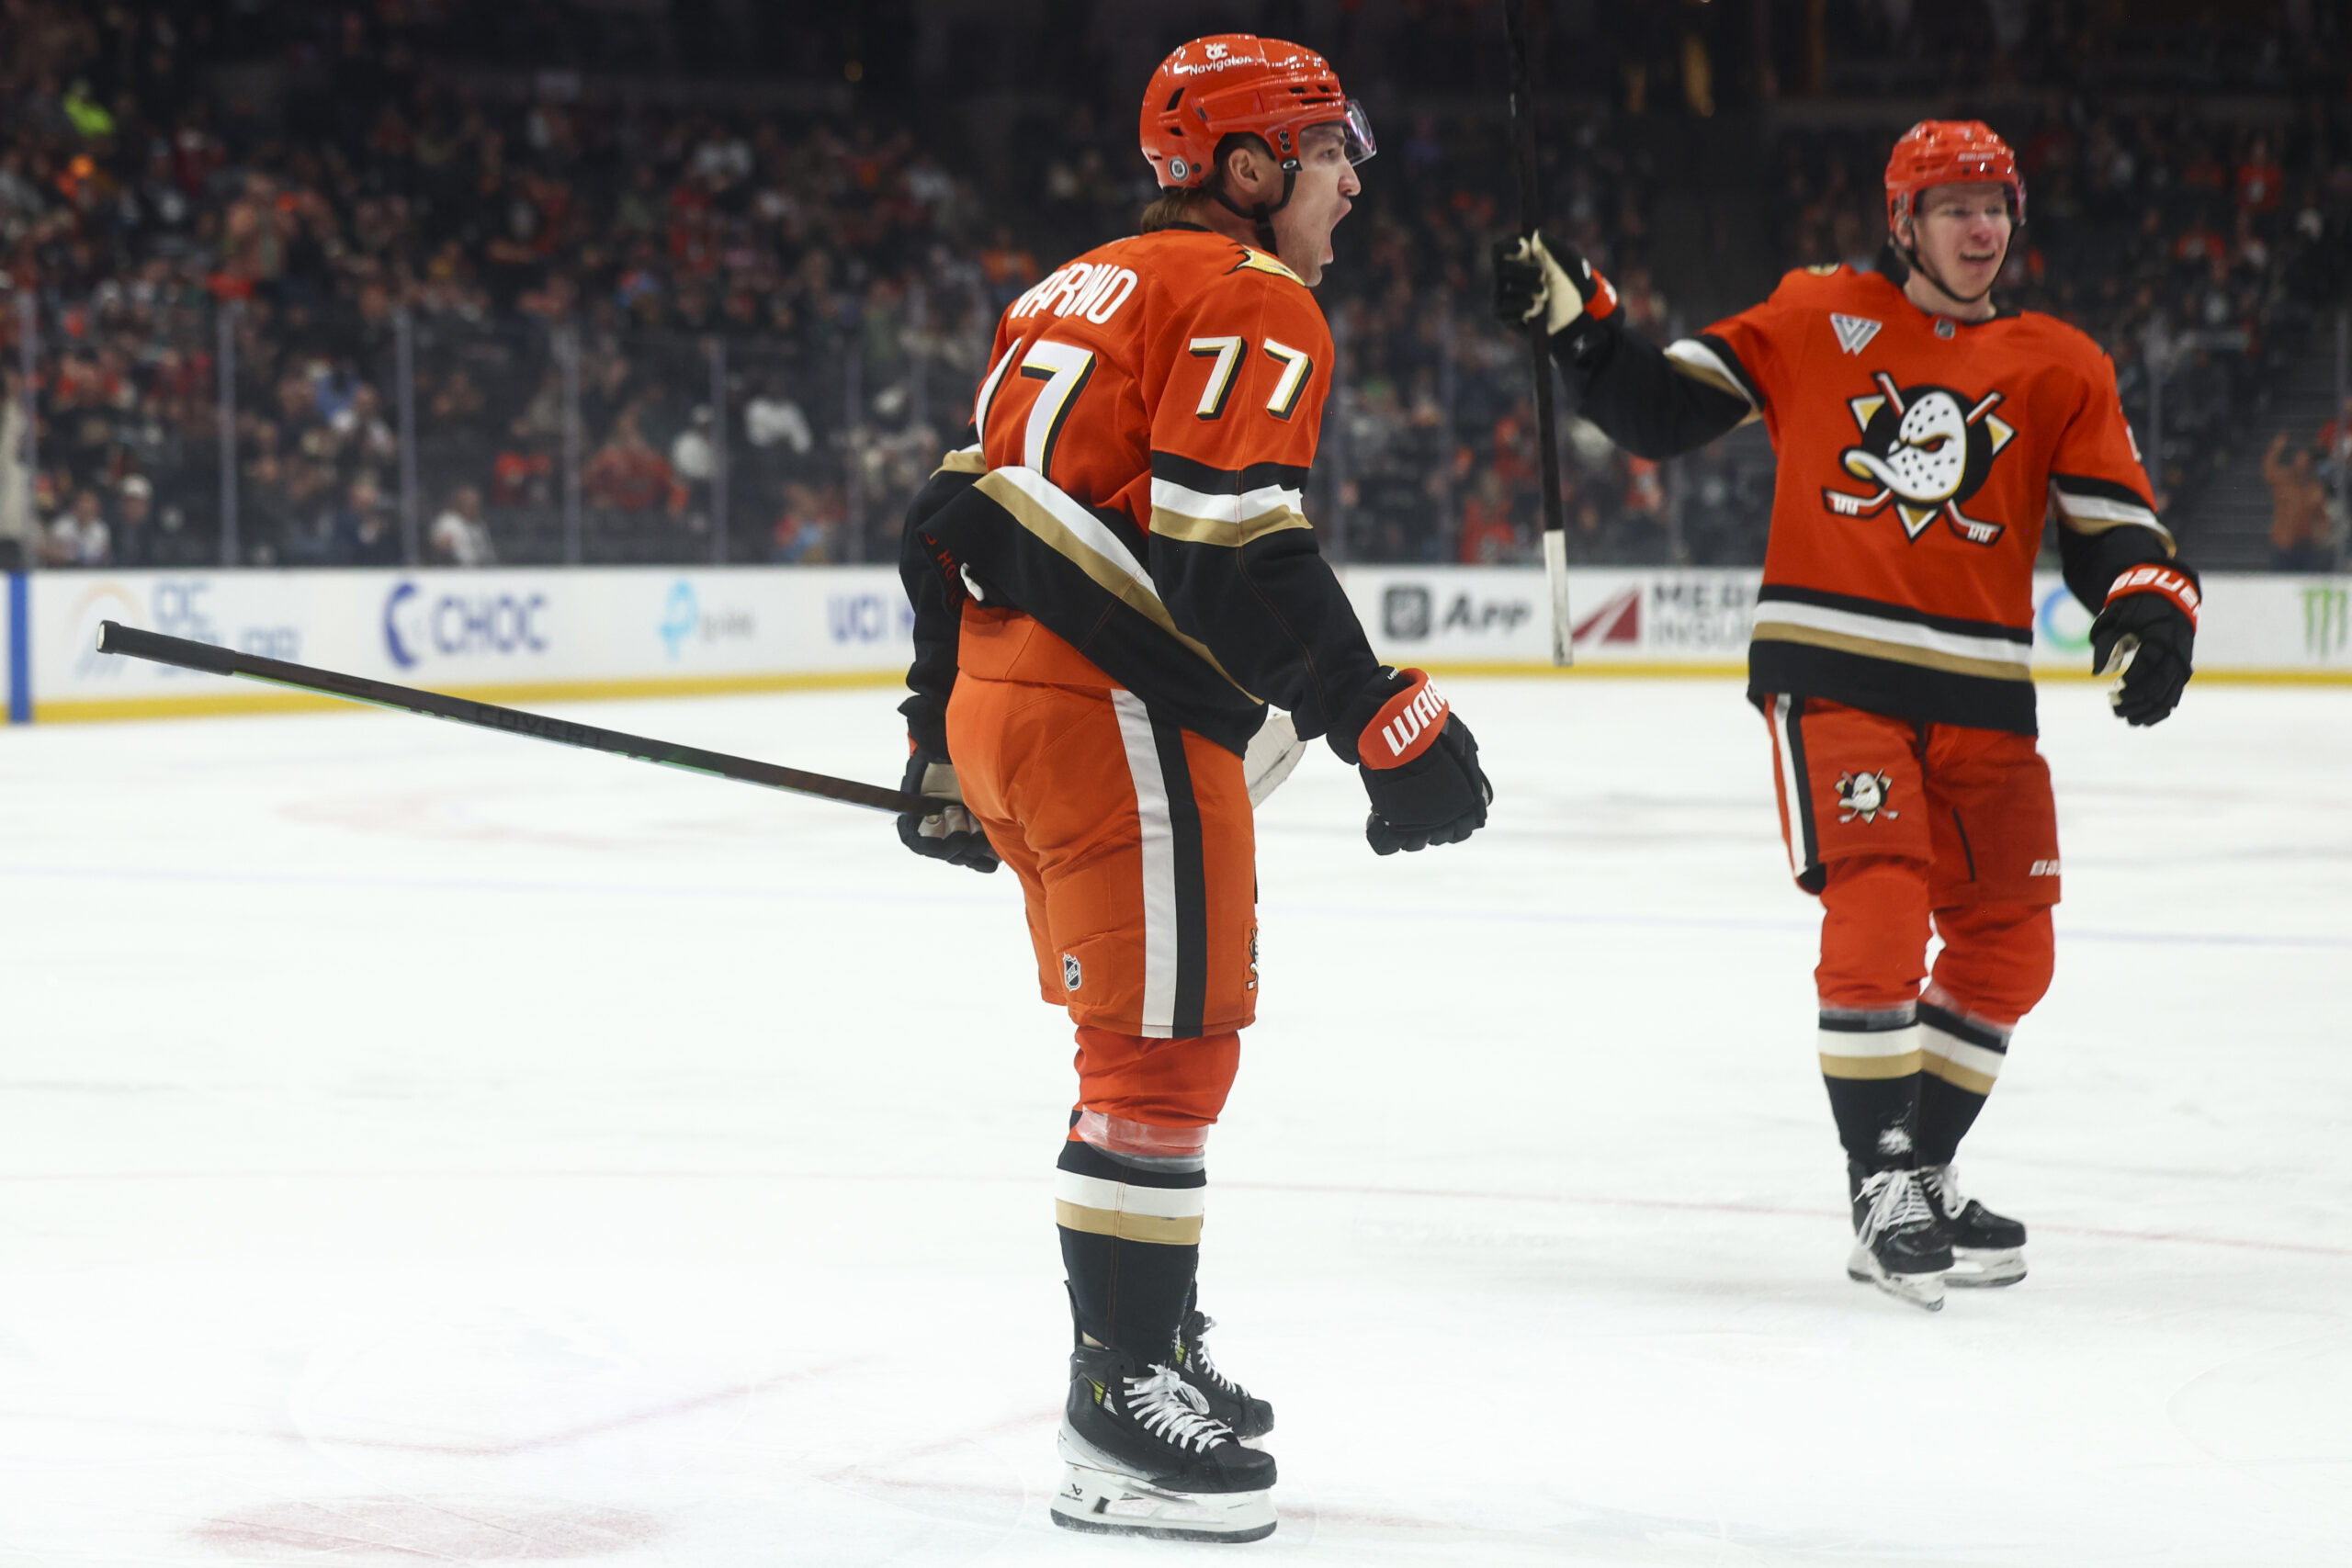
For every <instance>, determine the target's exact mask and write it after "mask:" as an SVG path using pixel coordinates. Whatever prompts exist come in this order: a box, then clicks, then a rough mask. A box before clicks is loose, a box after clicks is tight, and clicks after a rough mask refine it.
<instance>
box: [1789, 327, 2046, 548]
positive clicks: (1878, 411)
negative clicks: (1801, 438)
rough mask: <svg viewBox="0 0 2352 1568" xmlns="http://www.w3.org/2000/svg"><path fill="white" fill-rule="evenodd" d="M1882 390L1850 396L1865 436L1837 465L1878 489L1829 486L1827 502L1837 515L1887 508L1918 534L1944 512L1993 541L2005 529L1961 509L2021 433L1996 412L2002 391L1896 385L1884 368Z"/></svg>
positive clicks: (1966, 530)
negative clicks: (1977, 394)
mask: <svg viewBox="0 0 2352 1568" xmlns="http://www.w3.org/2000/svg"><path fill="white" fill-rule="evenodd" d="M1871 380H1873V381H1875V382H1876V383H1878V390H1877V391H1875V392H1872V393H1869V394H1867V395H1865V396H1863V397H1859V398H1849V399H1848V400H1846V407H1847V408H1848V409H1849V410H1850V411H1851V412H1852V413H1853V416H1854V423H1855V425H1856V426H1857V427H1858V428H1859V429H1860V432H1861V440H1860V442H1858V443H1857V444H1856V445H1854V446H1849V447H1847V448H1846V449H1845V450H1844V451H1843V452H1840V453H1839V454H1838V464H1839V466H1840V467H1842V468H1844V469H1845V470H1846V472H1847V473H1848V474H1849V475H1850V476H1852V477H1853V478H1855V479H1861V480H1864V481H1866V482H1868V483H1869V484H1871V486H1872V487H1873V488H1872V489H1871V491H1870V492H1869V493H1867V494H1863V495H1856V494H1854V493H1853V492H1852V491H1844V490H1839V489H1838V488H1837V487H1835V486H1832V485H1824V486H1823V487H1822V490H1821V500H1822V503H1823V504H1824V505H1826V506H1827V507H1828V508H1829V510H1830V511H1831V512H1833V513H1837V514H1838V516H1840V517H1875V516H1877V515H1878V514H1879V513H1882V512H1883V511H1885V510H1886V509H1887V508H1889V507H1893V508H1894V513H1895V515H1896V516H1898V517H1900V518H1901V519H1902V520H1903V532H1904V534H1905V536H1907V537H1909V538H1910V539H1911V540H1913V541H1914V542H1915V543H1916V542H1917V539H1918V537H1919V536H1920V535H1921V534H1923V533H1925V532H1926V531H1927V528H1928V525H1929V524H1930V523H1933V522H1934V521H1935V520H1936V519H1937V518H1939V517H1941V518H1942V519H1943V520H1944V522H1945V524H1946V525H1948V526H1950V527H1951V531H1952V532H1953V533H1954V534H1955V535H1957V536H1960V537H1961V538H1963V539H1965V540H1967V541H1968V542H1969V543H1970V544H1972V545H1990V544H1993V543H1995V542H1996V541H1997V540H1998V539H1999V538H2000V536H2002V535H2003V534H2005V533H2007V531H2008V525H2007V524H2005V523H1985V522H1980V521H1978V520H1977V519H1975V518H1973V517H1971V516H1969V515H1968V514H1967V513H1965V512H1963V511H1962V510H1961V508H1962V505H1964V504H1965V503H1966V502H1967V501H1968V499H1969V498H1970V497H1971V496H1973V495H1974V494H1975V493H1976V492H1977V491H1980V490H1982V489H1984V488H1985V479H1987V478H1988V477H1989V476H1990V475H1991V474H1992V472H1993V460H1994V459H1995V458H1996V457H1999V456H2000V455H2001V451H2002V449H2003V448H2004V447H2006V446H2008V444H2009V443H2010V442H2011V441H2012V440H2014V439H2015V438H2016V436H2017V428H2016V426H2014V425H2012V424H2010V423H2007V421H2006V420H2003V419H2002V418H2000V416H1998V415H1997V414H1996V413H1995V412H1993V411H1994V410H1995V409H1996V408H1998V407H1999V406H2000V403H2001V394H2000V393H1998V392H1987V393H1986V394H1985V396H1983V397H1981V398H1970V397H1967V396H1965V395H1963V394H1962V393H1960V392H1955V391H1953V390H1952V389H1951V388H1949V387H1897V386H1896V385H1895V384H1894V378H1893V377H1892V376H1889V375H1888V374H1887V373H1886V372H1885V371H1883V370H1881V371H1878V372H1877V373H1875V374H1874V375H1872V376H1871Z"/></svg>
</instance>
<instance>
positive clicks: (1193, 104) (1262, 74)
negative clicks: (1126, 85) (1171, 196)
mask: <svg viewBox="0 0 2352 1568" xmlns="http://www.w3.org/2000/svg"><path fill="white" fill-rule="evenodd" d="M1310 125H1336V126H1339V127H1340V129H1341V130H1342V131H1343V132H1344V133H1345V134H1346V136H1347V148H1348V162H1349V163H1351V164H1361V163H1363V161H1364V160H1365V159H1366V158H1369V157H1371V156H1372V154H1373V152H1374V146H1373V140H1372V121H1371V120H1370V118H1367V117H1366V116H1365V114H1364V112H1363V105H1361V104H1359V103H1357V102H1356V101H1355V100H1354V99H1353V98H1351V97H1349V96H1347V95H1346V94H1345V93H1343V92H1341V91H1340V78H1339V74H1338V73H1336V72H1334V71H1333V70H1332V69H1331V66H1330V62H1328V61H1326V60H1325V59H1324V58H1323V57H1322V56H1321V55H1319V54H1317V53H1316V52H1315V51H1313V50H1310V49H1302V48H1300V47H1299V46H1298V45H1297V44H1295V43H1284V42H1283V40H1282V39H1271V38H1257V37H1254V36H1252V35H1251V34H1249V33H1217V34H1215V35H1213V36H1211V37H1208V38H1201V39H1193V41H1192V42H1190V43H1188V44H1186V45H1185V46H1184V47H1183V48H1182V49H1180V50H1178V51H1176V52H1175V53H1173V54H1171V55H1170V56H1169V57H1168V58H1167V59H1165V60H1163V61H1161V62H1159V70H1157V71H1155V72H1153V73H1151V85H1150V86H1148V87H1147V88H1145V89H1144V95H1143V155H1144V156H1145V158H1147V159H1148V160H1149V161H1150V163H1151V168H1152V173H1154V174H1155V175H1159V186H1160V188H1161V189H1162V190H1171V189H1179V188H1182V189H1187V190H1191V189H1197V188H1198V187H1199V186H1200V185H1201V183H1202V182H1203V181H1204V180H1206V179H1207V178H1208V175H1209V170H1210V168H1211V167H1212V166H1213V165H1214V164H1216V147H1217V143H1218V142H1220V141H1224V140H1225V139H1226V138H1227V136H1230V135H1232V134H1233V133H1234V132H1236V131H1253V132H1255V133H1256V134H1257V135H1259V136H1261V137H1263V138H1265V141H1266V143H1267V145H1268V146H1270V147H1272V149H1273V150H1274V156H1275V157H1277V158H1279V159H1280V160H1281V161H1282V164H1283V169H1284V171H1285V172H1287V173H1292V174H1295V173H1296V172H1297V170H1298V134H1299V132H1300V131H1302V130H1306V128H1307V127H1308V126H1310Z"/></svg>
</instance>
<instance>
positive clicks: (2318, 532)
mask: <svg viewBox="0 0 2352 1568" xmlns="http://www.w3.org/2000/svg"><path fill="white" fill-rule="evenodd" d="M2286 450H2287V433H2286V432H2285V431H2283V430H2282V431H2280V432H2279V433H2278V434H2277V435H2275V436H2273V437H2271V440H2270V450H2269V451H2267V452H2266V453H2264V454H2263V455H2262V477H2263V479H2264V481H2265V482H2267V484H2268V485H2269V486H2270V564H2271V566H2272V568H2273V569H2275V570H2279V571H2324V570H2327V567H2328V564H2329V561H2328V558H2329V556H2330V555H2332V554H2333V553H2334V552H2333V551H2332V550H2331V549H2330V548H2329V547H2330V545H2331V544H2332V543H2333V541H2332V540H2331V539H2330V537H2329V535H2330V533H2331V531H2332V530H2331V528H2330V519H2329V517H2328V513H2327V487H2326V486H2325V485H2323V484H2322V483H2320V482H2319V476H2318V474H2317V473H2316V472H2315V471H2314V469H2315V468H2316V466H2317V465H2316V464H2315V463H2314V461H2313V459H2312V449H2311V448H2310V447H2308V446H2299V447H2297V448H2296V449H2295V453H2294V456H2293V457H2290V458H2289V459H2287V460H2286V461H2284V462H2281V461H2280V460H2279V454H2280V453H2282V452H2284V451H2286Z"/></svg>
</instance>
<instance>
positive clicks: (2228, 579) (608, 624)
mask: <svg viewBox="0 0 2352 1568" xmlns="http://www.w3.org/2000/svg"><path fill="white" fill-rule="evenodd" d="M1341 576H1342V579H1343V581H1344V582H1345V584H1346V587H1347V592H1348V595H1349V598H1350V599H1351V602H1352V603H1353V604H1354V605H1355V607H1356V612H1357V614H1358V615H1360V616H1361V617H1362V619H1363V623H1364V626H1365V628H1366V629H1367V631H1369V632H1370V634H1371V636H1372V638H1373V642H1374V647H1376V648H1377V649H1379V650H1380V653H1381V655H1382V657H1383V658H1385V659H1387V660H1391V661H1393V662H1395V663H1397V664H1426V665H1430V666H1434V667H1438V668H1441V669H1442V668H1444V667H1446V666H1449V665H1451V666H1456V667H1460V666H1471V667H1476V668H1480V669H1484V670H1487V671H1501V670H1504V669H1506V668H1510V667H1521V668H1524V669H1527V670H1531V671H1532V670H1539V669H1544V668H1548V667H1549V662H1550V648H1551V643H1550V637H1551V634H1550V628H1549V626H1548V625H1547V623H1546V619H1545V617H1546V615H1547V610H1546V605H1547V603H1548V600H1547V595H1546V592H1545V589H1544V574H1543V573H1542V571H1540V570H1534V569H1530V568H1521V567H1423V568H1410V567H1355V568H1351V569H1348V570H1345V571H1343V572H1342V574H1341ZM1759 578H1760V574H1759V573H1758V572H1757V571H1755V570H1666V569H1629V570H1607V569H1593V570H1577V571H1575V572H1572V573H1571V574H1570V581H1571V589H1570V592H1571V599H1572V603H1573V604H1574V605H1575V607H1576V609H1575V613H1576V625H1577V631H1578V634H1579V635H1578V636H1577V641H1576V649H1577V662H1578V664H1579V665H1580V666H1581V667H1583V668H1585V669H1588V670H1593V671H1607V670H1609V669H1611V668H1612V667H1616V668H1620V669H1625V668H1640V669H1642V670H1645V671H1662V672H1668V673H1670V672H1672V671H1675V670H1677V669H1688V670H1689V671H1691V672H1693V673H1698V672H1713V673H1720V672H1724V671H1729V670H1733V669H1736V668H1738V667H1739V666H1741V665H1742V664H1743V663H1744V661H1745V659H1746V652H1747V636H1748V627H1749V620H1750V616H1751V614H1752V612H1753V610H1754V606H1755V602H1756V589H1757V584H1758V581H1759ZM29 587H30V593H29V599H30V605H29V607H30V611H31V614H30V623H31V629H30V632H29V636H28V639H27V642H28V649H29V653H30V663H31V680H30V687H29V690H30V697H31V702H32V705H33V708H34V712H35V716H39V717H48V718H94V717H110V716H121V717H130V716H141V715H147V716H170V715H172V714H174V713H184V712H195V711H216V712H217V711H222V710H224V709H225V710H235V709H238V708H241V707H250V708H260V707H266V706H273V705H285V704H286V702H287V699H286V698H285V697H284V696H283V695H281V694H277V693H274V692H271V691H268V690H266V689H265V688H260V687H256V686H254V685H252V684H251V683H249V682H229V681H225V680H223V679H221V678H220V677H218V676H212V675H205V674H200V673H197V672H193V671H184V670H179V669H175V668H173V667H171V666H166V665H158V664H153V663H149V662H147V661H145V660H132V659H123V658H119V657H117V656H114V655H110V654H101V653H98V652H97V651H96V637H97V627H98V623H99V622H101V621H104V620H116V621H120V622H121V623H123V624H124V625H126V626H141V627H144V628H146V629H148V630H151V631H157V632H162V633H164V634H165V635H166V636H171V637H187V638H190V639H191V640H194V641H198V642H206V643H213V644H218V645H220V646H223V647H228V648H232V649H238V650H239V651H241V652H246V653H255V654H264V655H267V656H269V657H271V658H276V659H282V660H290V661H292V662H295V663H300V664H311V665H316V666H320V667H322V668H326V669H331V670H339V671H344V672H345V673H348V674H354V675H362V676H367V677H368V678H371V679H375V680H381V681H391V682H399V683H401V684H403V685H413V686H423V687H427V688H430V689H435V690H443V691H458V692H471V693H476V694H487V695H496V694H501V693H506V694H518V693H528V694H534V695H537V696H541V697H559V696H577V697H583V698H593V697H599V696H625V695H640V694H654V693H658V692H661V691H663V690H672V691H677V692H680V693H684V692H692V691H705V692H708V691H723V690H745V689H752V688H755V687H758V686H760V685H762V684H768V685H784V684H790V683H793V682H797V681H803V680H808V681H822V680H826V679H848V678H868V679H872V680H875V681H877V682H878V681H887V680H888V679H890V678H892V677H894V676H895V675H897V674H899V672H901V671H904V670H905V668H906V666H907V662H908V660H909V659H910V658H911V656H912V651H913V646H912V642H911V640H910V630H911V626H912V623H913V617H912V614H911V612H910V610H909V608H908V606H907V603H906V599H905V596H904V594H903V592H902V591H901V590H900V587H899V580H898V573H897V571H896V570H894V569H892V568H888V567H813V568H738V569H733V570H720V569H703V570H671V569H662V568H593V567H592V568H575V569H570V570H554V569H550V570H515V571H509V570H497V571H456V570H422V571H413V572H394V571H216V572H151V571H124V572H53V571H52V572H41V573H37V574H35V575H34V576H33V577H32V578H31V580H30V584H29ZM2034 592H2035V597H2036V602H2037V604H2039V606H2040V611H2039V614H2038V615H2037V617H2036V621H2035V640H2034V665H2035V667H2036V668H2037V669H2039V670H2043V671H2049V672H2051V673H2053V674H2080V673H2082V672H2084V671H2085V668H2086V664H2087V660H2088V649H2089V641H2088V633H2089V627H2090V616H2089V615H2088V613H2087V612H2086V611H2085V610H2084V609H2083V607H2082V606H2081V605H2080V604H2076V603H2075V599H2074V596H2073V595H2072V594H2071V593H2069V592H2067V591H2066V588H2065V586H2064V583H2063V582H2061V581H2059V580H2058V579H2057V578H2056V577H2054V576H2043V577H2039V578H2037V579H2036V580H2035V587H2034ZM2205 595H2206V596H2205V609H2204V614H2203V622H2202V626H2201V627H2200V629H2199V636H2198V646H2197V666H2198V669H2199V671H2202V672H2204V673H2207V674H2227V675H2234V676H2242V677H2246V678H2254V679H2262V678H2276V679H2286V680H2297V679H2320V680H2329V679H2345V680H2352V578H2345V577H2333V578H2329V577H2298V576H2283V575H2222V574H2216V575H2215V576H2213V577H2211V578H2208V579H2207V580H2206V583H2205Z"/></svg>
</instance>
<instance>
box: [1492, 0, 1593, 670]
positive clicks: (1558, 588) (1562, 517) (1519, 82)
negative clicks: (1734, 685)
mask: <svg viewBox="0 0 2352 1568" xmlns="http://www.w3.org/2000/svg"><path fill="white" fill-rule="evenodd" d="M1529 3H1530V0H1503V26H1504V28H1505V30H1506V31H1508V32H1509V33H1510V139H1511V151H1512V152H1513V153H1514V154H1515V155H1516V157H1515V162H1516V163H1517V164H1518V165H1519V231H1520V232H1521V234H1523V235H1526V236H1527V237H1528V238H1529V239H1533V238H1534V237H1535V234H1536V232H1537V231H1539V230H1541V229H1542V228H1543V227H1544V194H1543V186H1542V183H1541V181H1540V180H1539V179H1538V178H1537V176H1536V167H1535V104H1534V101H1533V100H1532V98H1531V97H1530V96H1528V89H1527V19H1526V16H1525V11H1526V7H1527V6H1528V5H1529ZM1533 346H1534V351H1535V442H1536V448H1537V456H1538V458H1539V460H1540V462H1541V463H1542V466H1543V476H1544V581H1545V583H1546V584H1547V585H1548V586H1549V587H1550V589H1551V591H1552V662H1553V663H1554V664H1555V665H1557V666H1559V667H1560V668H1561V669H1564V670H1565V669H1566V668H1567V667H1568V666H1569V665H1572V664H1574V663H1575V662H1576V661H1577V653H1576V646H1575V637H1574V634H1573V632H1572V631H1571V629H1570V628H1571V627H1572V626H1573V625H1574V623H1573V621H1572V620H1571V618H1570V616H1569V614H1568V536H1567V515H1566V507H1565V506H1564V505H1563V504H1562V502H1561V500H1560V441H1559V433H1558V430H1557V428H1556V422H1555V419H1554V417H1553V412H1552V345H1551V344H1549V343H1548V342H1546V341H1545V340H1544V323H1543V322H1542V321H1537V322H1536V323H1535V331H1534V341H1533Z"/></svg>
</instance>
